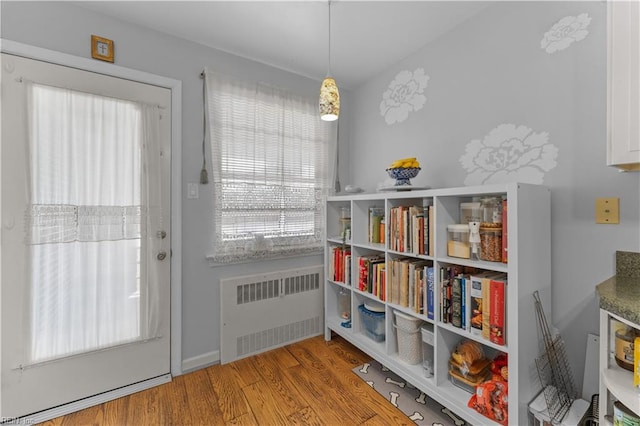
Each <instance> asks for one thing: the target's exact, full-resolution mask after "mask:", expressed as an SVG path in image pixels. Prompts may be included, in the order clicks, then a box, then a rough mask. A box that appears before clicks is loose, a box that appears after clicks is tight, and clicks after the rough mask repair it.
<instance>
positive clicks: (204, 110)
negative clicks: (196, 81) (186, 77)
mask: <svg viewBox="0 0 640 426" xmlns="http://www.w3.org/2000/svg"><path fill="white" fill-rule="evenodd" d="M206 84H207V77H206V76H205V77H203V79H202V170H200V183H201V184H202V185H206V184H208V183H209V175H208V173H207V157H206V156H205V153H204V145H205V140H206V135H207V101H206V99H207V98H206Z"/></svg>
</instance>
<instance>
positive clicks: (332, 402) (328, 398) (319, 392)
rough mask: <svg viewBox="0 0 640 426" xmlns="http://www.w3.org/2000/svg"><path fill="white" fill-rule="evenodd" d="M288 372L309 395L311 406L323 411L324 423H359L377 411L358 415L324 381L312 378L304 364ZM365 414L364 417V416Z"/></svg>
mask: <svg viewBox="0 0 640 426" xmlns="http://www.w3.org/2000/svg"><path fill="white" fill-rule="evenodd" d="M286 374H287V375H289V376H290V377H291V381H292V382H293V383H295V385H294V386H295V387H296V388H297V389H298V390H299V391H300V392H301V393H304V394H305V395H307V401H308V403H309V406H310V407H311V408H312V409H313V410H314V411H315V412H317V413H321V418H322V421H323V422H324V424H327V425H339V424H358V423H360V422H361V421H363V420H365V419H366V418H368V417H371V416H372V415H373V414H375V413H373V412H372V413H368V414H364V415H360V416H358V415H357V414H354V413H353V412H351V410H350V406H349V404H345V403H343V402H341V401H337V400H336V395H335V394H334V391H333V390H331V389H328V388H327V387H326V386H324V385H323V384H322V383H317V382H316V381H314V380H310V379H309V378H310V375H309V371H308V370H306V369H305V367H303V366H298V367H293V368H289V369H287V371H286ZM363 416H364V417H363Z"/></svg>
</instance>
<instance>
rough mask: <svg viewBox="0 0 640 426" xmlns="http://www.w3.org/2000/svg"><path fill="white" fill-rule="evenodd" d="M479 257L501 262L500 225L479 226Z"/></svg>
mask: <svg viewBox="0 0 640 426" xmlns="http://www.w3.org/2000/svg"><path fill="white" fill-rule="evenodd" d="M480 259H482V260H488V261H491V262H502V227H495V226H481V227H480Z"/></svg>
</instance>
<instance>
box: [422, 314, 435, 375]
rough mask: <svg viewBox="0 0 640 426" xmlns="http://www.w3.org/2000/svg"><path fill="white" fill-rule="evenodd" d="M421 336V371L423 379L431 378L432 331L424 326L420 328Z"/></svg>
mask: <svg viewBox="0 0 640 426" xmlns="http://www.w3.org/2000/svg"><path fill="white" fill-rule="evenodd" d="M420 334H421V335H422V371H423V372H424V376H425V377H432V376H433V331H432V330H430V329H429V328H427V326H426V325H423V326H422V327H420Z"/></svg>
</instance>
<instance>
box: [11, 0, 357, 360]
mask: <svg viewBox="0 0 640 426" xmlns="http://www.w3.org/2000/svg"><path fill="white" fill-rule="evenodd" d="M0 7H1V19H2V21H1V25H0V28H1V32H0V37H1V38H3V39H8V40H13V41H18V42H21V43H25V44H29V45H33V46H37V47H42V48H46V49H51V50H55V51H59V52H64V53H68V54H72V55H76V56H80V57H85V58H88V57H91V50H90V39H91V34H96V35H99V36H102V37H106V38H109V39H112V40H113V41H114V44H115V64H116V65H119V66H123V67H128V68H132V69H136V70H141V71H146V72H149V73H153V74H157V75H161V76H165V77H171V78H175V79H178V80H181V81H182V84H183V85H182V93H183V99H182V114H183V117H182V120H183V121H182V129H183V131H182V143H183V148H182V161H183V162H182V171H183V176H182V181H183V184H184V185H185V188H183V196H184V197H185V198H184V199H183V200H182V208H183V213H182V218H183V226H182V241H183V247H182V259H183V264H182V302H183V303H182V314H183V318H182V359H183V360H195V361H196V362H197V361H198V360H208V359H209V360H210V359H212V357H215V356H217V351H218V350H219V349H220V306H219V305H220V302H219V282H220V279H221V278H225V277H232V276H238V275H250V274H254V273H266V272H269V271H275V270H281V269H292V268H296V267H304V266H309V265H317V264H320V263H322V257H321V256H320V255H318V256H307V257H301V258H291V259H284V260H279V261H272V262H258V263H253V264H241V265H234V266H226V267H215V268H213V267H211V266H210V265H209V263H208V261H207V260H206V255H207V254H209V253H211V244H210V239H209V234H210V230H211V225H212V223H211V211H212V207H211V206H212V204H211V203H212V197H211V185H200V198H199V199H195V200H194V199H186V194H187V191H186V184H187V183H188V182H199V178H200V169H201V167H202V154H201V150H202V148H201V144H202V80H201V79H200V72H201V71H202V70H203V69H204V67H205V66H211V67H213V69H215V70H217V71H218V72H221V73H226V74H229V75H234V76H237V77H240V78H246V79H251V80H259V81H264V82H267V83H270V84H272V85H274V86H278V87H284V88H290V89H291V90H294V91H296V92H298V93H302V94H309V95H310V96H314V97H315V96H317V95H318V92H319V88H320V81H314V80H311V79H308V78H305V77H301V76H299V75H296V74H292V73H290V72H285V71H282V70H279V69H276V68H273V67H271V66H267V65H264V64H260V63H257V62H254V61H250V60H247V59H244V58H240V57H238V56H234V55H230V54H227V53H224V52H221V51H218V50H214V49H210V48H207V47H205V46H202V45H199V44H195V43H191V42H188V41H185V40H182V39H178V38H176V37H171V36H167V35H164V34H160V33H158V32H154V31H151V30H148V29H145V28H141V27H136V26H133V25H130V24H128V23H125V22H122V21H118V20H114V19H112V18H109V17H106V16H103V15H100V14H96V13H94V12H92V11H89V10H87V9H85V8H81V7H78V6H75V5H74V4H73V3H72V2H49V1H45V2H11V1H2V2H1V3H0ZM341 95H342V98H343V99H344V101H343V102H344V104H345V105H348V102H349V100H348V93H347V92H346V91H344V90H341ZM345 117H348V113H344V114H342V115H341V120H342V121H347V119H346V118H345ZM347 131H348V128H347V124H346V123H344V122H343V123H342V125H341V128H340V132H341V133H343V132H344V133H346V132H347ZM342 150H343V151H344V153H343V157H344V158H345V160H344V161H342V165H341V168H342V169H344V170H346V168H347V163H348V158H347V145H346V143H342ZM208 153H209V149H208V147H207V154H208ZM209 164H210V162H209ZM343 175H346V173H345V172H343ZM209 176H210V177H211V169H209Z"/></svg>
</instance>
